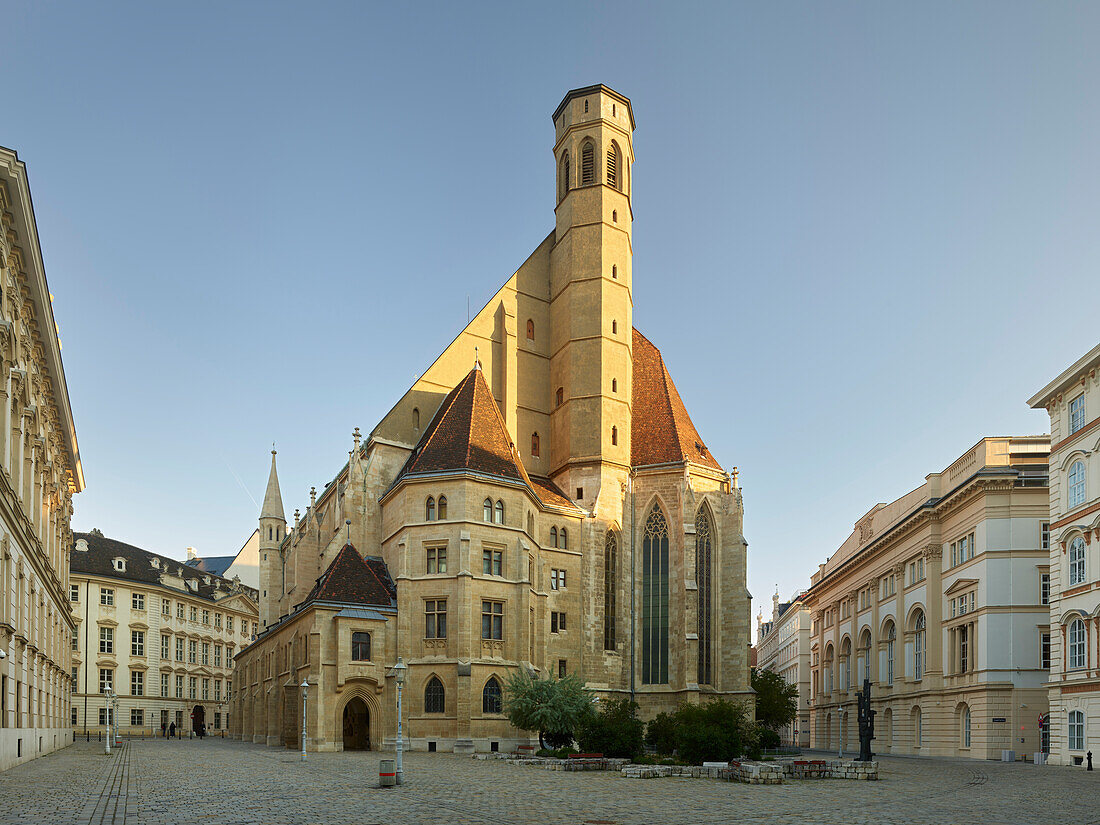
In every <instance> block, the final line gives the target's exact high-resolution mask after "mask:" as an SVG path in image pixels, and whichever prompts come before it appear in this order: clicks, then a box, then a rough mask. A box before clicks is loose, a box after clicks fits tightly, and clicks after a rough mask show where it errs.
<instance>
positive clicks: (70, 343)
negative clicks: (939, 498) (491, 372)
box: [0, 2, 1100, 614]
mask: <svg viewBox="0 0 1100 825" xmlns="http://www.w3.org/2000/svg"><path fill="white" fill-rule="evenodd" d="M0 9H2V11H3V15H4V20H5V30H6V31H5V40H4V46H3V49H2V50H0V77H2V78H3V88H4V96H3V103H2V104H0V144H4V145H7V146H10V147H12V148H14V149H16V150H17V151H18V152H19V154H20V156H21V157H22V158H23V159H24V160H25V161H26V162H27V165H28V167H29V175H30V181H31V187H32V191H33V194H34V202H35V208H36V211H37V216H38V225H39V230H40V234H41V240H42V245H43V248H44V254H45V260H46V266H47V272H48V277H49V281H50V286H51V288H52V290H53V292H54V294H55V295H56V302H55V311H56V314H57V318H58V321H59V322H60V325H61V340H62V344H63V346H64V350H63V354H64V358H65V365H66V370H67V372H68V380H69V390H70V394H71V396H72V403H73V410H74V413H75V416H76V424H77V432H78V435H79V438H80V446H81V449H82V453H83V458H84V466H85V471H86V476H87V482H88V488H87V490H86V491H85V492H84V493H82V494H81V495H80V496H79V497H78V498H77V501H76V517H75V526H76V528H77V529H88V528H91V527H93V526H97V527H99V528H101V529H102V530H103V531H104V532H105V533H107V534H108V535H111V536H114V537H117V538H120V539H123V540H126V541H130V542H133V543H135V544H138V545H141V546H144V547H147V548H150V549H155V550H158V551H160V552H164V553H167V554H169V555H176V556H182V554H183V552H184V548H185V547H186V546H188V545H194V546H195V547H197V548H199V550H200V552H202V553H204V554H207V555H217V554H225V553H231V552H234V551H235V550H236V549H237V547H238V545H239V544H240V543H241V542H242V541H243V540H244V538H245V537H246V536H247V534H248V533H249V532H250V531H251V530H252V529H253V527H254V525H255V524H256V516H257V513H258V507H257V505H256V504H255V502H254V501H253V499H256V500H259V499H261V498H262V496H263V487H264V482H265V480H266V476H267V467H268V459H269V456H268V450H269V449H270V446H271V442H272V441H273V440H274V441H277V442H278V445H279V450H280V454H279V461H280V473H281V477H282V480H283V500H284V502H285V503H286V505H287V510H288V514H289V513H290V512H292V511H293V510H294V508H295V507H296V506H298V507H304V504H305V502H307V501H308V490H309V487H310V485H311V484H315V485H317V486H318V487H322V486H323V485H324V483H325V482H326V481H328V480H329V479H330V478H331V477H332V475H333V474H334V473H335V472H336V470H337V469H338V468H339V466H340V465H341V463H342V461H343V460H344V458H345V457H346V455H347V451H348V449H349V448H350V442H351V430H352V428H353V427H355V426H359V427H361V428H362V429H363V431H364V432H368V431H369V430H370V429H371V428H372V427H373V426H374V424H375V423H376V422H377V421H378V419H379V418H380V417H381V416H382V414H384V413H385V411H386V410H387V409H389V407H390V406H391V405H392V404H393V402H394V401H395V400H396V399H397V398H398V397H399V396H400V395H401V393H402V392H403V391H404V390H405V389H406V387H407V386H408V385H409V383H410V382H411V380H412V379H413V377H414V376H415V375H416V374H417V373H418V372H420V371H422V370H423V369H424V368H425V367H426V366H427V364H428V363H429V362H430V361H431V359H432V358H433V357H434V356H435V354H436V353H437V352H438V351H439V350H440V349H441V348H442V347H443V346H445V345H446V344H447V343H448V342H449V341H450V340H451V338H452V337H453V336H454V335H455V334H456V332H457V331H458V330H459V329H460V327H461V325H462V324H463V323H464V321H465V318H466V301H467V296H469V299H470V302H471V304H472V305H473V306H474V307H475V308H476V307H479V306H481V304H482V303H483V302H484V301H486V300H487V299H488V298H489V296H491V295H492V293H493V292H494V291H495V290H496V289H497V287H498V286H499V285H500V284H501V283H502V282H503V281H504V280H505V279H506V278H507V277H508V276H509V275H510V274H511V273H512V272H513V271H514V270H515V269H516V267H518V266H519V264H520V263H521V262H522V261H523V260H524V258H526V257H527V255H528V253H529V252H530V251H531V250H532V249H533V248H534V247H535V246H536V245H537V244H538V242H539V241H540V240H541V239H542V238H543V237H544V236H545V235H546V233H547V232H548V231H549V230H550V228H551V227H552V225H553V211H552V210H553V205H554V204H553V200H554V191H553V159H552V155H551V146H552V142H553V132H552V125H551V121H550V115H551V113H552V112H553V110H554V107H555V106H556V105H557V103H558V102H559V101H560V99H561V97H562V95H563V94H564V92H565V91H566V90H567V89H570V88H573V87H577V86H584V85H588V84H592V83H601V82H602V83H606V84H608V85H610V86H612V87H614V88H616V89H618V90H620V91H621V92H623V93H624V94H626V95H628V96H630V97H631V98H632V100H633V103H634V109H635V115H636V118H637V122H638V130H637V132H636V135H635V150H636V154H637V170H636V182H635V192H634V210H635V215H636V221H635V224H634V242H635V258H634V278H635V280H634V287H635V290H634V298H635V303H636V313H635V324H636V326H638V328H639V329H641V330H642V331H643V332H644V333H645V334H646V335H647V336H648V337H649V338H651V339H652V340H653V341H654V342H655V343H657V344H658V345H659V346H660V347H662V349H663V351H664V354H665V357H666V360H667V362H668V364H669V366H670V369H671V370H672V373H673V376H674V378H675V379H676V382H677V384H678V386H679V388H680V391H681V393H682V395H683V396H684V398H685V400H686V401H687V403H688V406H689V408H690V410H691V412H692V415H693V417H694V419H695V422H696V424H697V426H698V427H699V429H700V431H701V432H702V433H703V435H704V437H705V438H706V439H707V441H708V443H709V446H710V447H711V449H712V451H713V453H714V454H715V455H716V456H717V457H718V459H719V460H720V461H721V462H722V463H723V464H724V465H726V466H727V467H732V466H734V465H737V466H739V467H740V469H741V479H742V482H743V486H744V494H745V509H746V519H745V529H746V534H747V536H748V539H749V542H750V549H749V586H750V589H751V590H752V591H753V593H754V595H755V596H756V597H757V599H758V600H760V601H762V602H763V603H765V604H770V600H769V597H770V594H771V592H772V590H773V588H774V587H775V586H776V584H778V586H779V589H780V592H781V593H782V594H783V596H784V597H786V596H788V595H790V594H791V593H792V592H793V591H794V590H796V589H797V588H799V587H804V586H805V585H806V584H807V582H808V577H809V575H810V572H811V571H812V570H814V569H815V568H816V565H817V564H818V563H819V562H821V561H823V560H824V559H825V557H826V556H828V555H829V554H830V553H832V552H833V551H834V550H835V549H836V547H837V546H838V545H839V544H840V542H841V541H843V540H844V538H845V537H846V536H847V535H848V533H849V531H850V530H851V529H852V525H853V523H854V522H855V521H856V519H857V518H858V517H859V516H860V515H862V514H863V513H864V512H866V511H867V510H868V509H869V508H870V507H871V506H872V505H873V504H874V503H875V502H876V501H887V500H890V499H892V498H894V497H896V496H898V495H900V494H902V493H904V492H906V491H908V490H910V489H912V488H913V487H915V486H917V485H918V484H919V483H920V482H921V481H922V479H923V478H924V476H925V475H926V474H927V473H929V472H933V471H936V470H939V469H942V468H943V467H945V466H946V465H947V464H948V463H949V462H950V461H951V460H952V459H953V458H955V457H956V456H957V455H959V454H961V453H962V452H964V451H965V450H966V449H967V448H968V447H969V446H970V445H971V444H972V443H973V442H975V441H976V440H977V439H978V438H979V437H981V436H983V435H990V434H1013V433H1034V432H1044V431H1046V429H1047V421H1046V418H1045V416H1044V415H1043V414H1041V413H1038V412H1034V411H1030V410H1029V409H1028V408H1027V406H1026V404H1025V399H1027V398H1028V397H1029V396H1030V394H1031V393H1032V392H1034V391H1035V390H1037V389H1038V388H1040V387H1041V386H1042V385H1043V384H1045V383H1046V382H1047V381H1048V380H1049V379H1050V378H1052V377H1053V376H1054V375H1056V374H1057V373H1058V372H1060V371H1061V370H1062V369H1063V368H1064V367H1065V366H1067V365H1068V364H1069V363H1070V362H1072V361H1073V360H1075V359H1076V358H1077V357H1079V356H1080V355H1081V354H1083V353H1084V352H1085V351H1086V350H1087V349H1088V348H1089V347H1091V346H1093V345H1095V344H1096V342H1097V339H1098V337H1100V336H1098V334H1097V328H1098V324H1097V316H1096V310H1097V305H1098V304H1097V297H1098V292H1100V286H1098V285H1100V278H1098V274H1097V263H1098V260H1100V232H1098V231H1097V227H1098V226H1100V198H1098V196H1097V193H1098V192H1100V154H1098V151H1097V146H1098V145H1100V140H1098V138H1100V134H1098V132H1100V129H1098V127H1100V100H1098V99H1097V98H1098V96H1100V85H1098V84H1097V78H1098V77H1100V49H1097V48H1096V34H1097V32H1098V31H1100V6H1097V5H1095V4H1092V5H1088V4H1081V5H1075V4H1069V3H1059V4H1050V3H1035V4H1027V3H1010V4H1005V3H966V4H958V3H944V4H939V5H936V4H917V5H910V4H900V3H881V2H869V3H863V4H848V5H845V4H839V3H829V4H819V3H803V4H791V3H738V4H735V3H724V4H715V5H703V4H676V5H675V6H674V5H672V4H668V5H654V4H639V3H631V4H622V5H618V6H612V5H605V6H601V7H599V8H592V7H590V4H587V3H581V4H554V5H552V6H546V5H545V4H544V5H543V6H541V7H539V8H538V9H536V10H528V9H523V8H521V7H520V6H519V5H513V4H508V3H494V4H475V3H461V4H459V3H442V4H429V3H417V4H415V5H413V6H408V7H407V9H408V10H407V9H406V8H405V7H404V4H381V3H377V4H365V3H359V4H348V5H346V6H337V5H330V4H321V3H310V4H301V3H295V4H276V3H243V2H238V3H218V4H206V3H188V4H186V5H184V4H178V5H177V6H176V7H174V8H171V7H169V6H168V5H167V4H148V3H134V4H132V5H128V6H108V5H104V4H94V5H83V4H67V3H66V4H63V3H46V2H43V3H33V4H31V3H20V4H10V3H7V2H5V3H2V4H0ZM1052 292H1053V294H1054V295H1055V296H1058V297H1059V298H1060V300H1059V301H1052V300H1050V296H1051V294H1052ZM236 476H239V477H240V480H241V483H238V480H237V478H236ZM244 488H247V492H246V490H245V489H244ZM249 493H250V494H251V497H250V495H249ZM754 614H755V608H754Z"/></svg>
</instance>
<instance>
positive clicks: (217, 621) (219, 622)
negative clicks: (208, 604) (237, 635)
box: [214, 613, 222, 628]
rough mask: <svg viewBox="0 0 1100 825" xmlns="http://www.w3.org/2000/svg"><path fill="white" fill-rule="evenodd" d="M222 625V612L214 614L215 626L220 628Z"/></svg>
mask: <svg viewBox="0 0 1100 825" xmlns="http://www.w3.org/2000/svg"><path fill="white" fill-rule="evenodd" d="M221 626H222V614H221V613H215V614H214V627H218V628H220V627H221Z"/></svg>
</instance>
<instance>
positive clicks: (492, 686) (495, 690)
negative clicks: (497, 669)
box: [481, 676, 504, 713]
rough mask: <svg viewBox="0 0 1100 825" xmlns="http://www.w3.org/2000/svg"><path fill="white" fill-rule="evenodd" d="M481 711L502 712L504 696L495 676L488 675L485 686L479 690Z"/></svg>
mask: <svg viewBox="0 0 1100 825" xmlns="http://www.w3.org/2000/svg"><path fill="white" fill-rule="evenodd" d="M481 712H482V713H503V712H504V696H503V694H502V692H501V689H500V682H499V681H498V680H497V677H496V676H490V677H489V681H488V682H486V683H485V687H484V688H483V689H482V691H481Z"/></svg>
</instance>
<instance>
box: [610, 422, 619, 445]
mask: <svg viewBox="0 0 1100 825" xmlns="http://www.w3.org/2000/svg"><path fill="white" fill-rule="evenodd" d="M618 444H619V428H618V427H612V428H611V446H612V447H617V446H618Z"/></svg>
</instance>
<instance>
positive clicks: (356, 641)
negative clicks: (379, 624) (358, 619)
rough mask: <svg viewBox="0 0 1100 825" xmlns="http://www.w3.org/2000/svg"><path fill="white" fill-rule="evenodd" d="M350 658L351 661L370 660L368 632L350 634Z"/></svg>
mask: <svg viewBox="0 0 1100 825" xmlns="http://www.w3.org/2000/svg"><path fill="white" fill-rule="evenodd" d="M351 660H352V661H353V662H369V661H370V634H369V633H365V632H362V631H360V632H356V633H352V634H351Z"/></svg>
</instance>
